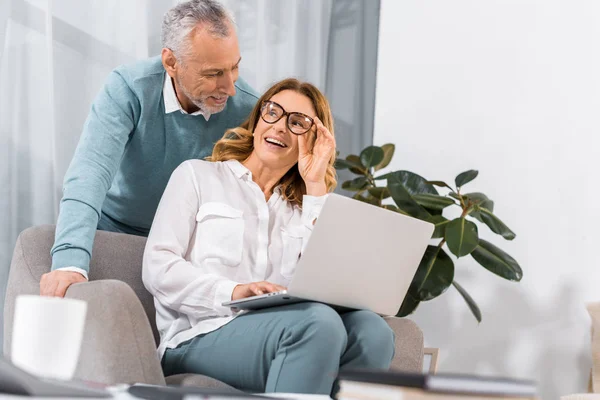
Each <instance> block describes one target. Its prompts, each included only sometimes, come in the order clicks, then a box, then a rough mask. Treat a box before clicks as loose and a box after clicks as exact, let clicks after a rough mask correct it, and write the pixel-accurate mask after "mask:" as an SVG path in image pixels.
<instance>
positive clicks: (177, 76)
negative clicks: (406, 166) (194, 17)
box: [169, 27, 241, 114]
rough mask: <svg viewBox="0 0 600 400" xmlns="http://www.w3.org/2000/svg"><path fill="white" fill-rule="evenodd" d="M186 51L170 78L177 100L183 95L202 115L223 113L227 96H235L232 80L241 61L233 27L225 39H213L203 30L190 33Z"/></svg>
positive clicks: (236, 75)
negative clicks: (172, 80)
mask: <svg viewBox="0 0 600 400" xmlns="http://www.w3.org/2000/svg"><path fill="white" fill-rule="evenodd" d="M188 40H189V46H190V47H189V48H188V51H187V52H186V53H185V54H181V55H179V59H178V61H177V63H176V66H175V68H174V69H173V71H172V72H174V74H173V75H174V76H173V75H171V73H169V75H171V77H172V78H173V79H174V80H175V83H176V90H177V92H178V93H177V97H178V98H179V99H180V102H182V106H184V107H185V105H184V104H183V103H184V101H182V100H184V99H182V98H181V97H182V96H181V95H184V96H185V98H186V99H187V101H189V103H192V104H193V105H195V106H196V107H198V108H200V109H201V110H203V111H204V112H208V113H210V114H216V113H218V112H221V111H223V109H225V106H226V104H227V99H228V98H229V96H233V95H235V86H234V84H235V81H236V80H237V79H238V69H239V63H240V60H241V56H240V49H239V46H238V40H237V35H236V33H235V30H234V28H233V27H231V34H230V35H229V36H228V37H225V38H220V37H215V36H214V35H212V34H211V33H209V32H208V31H206V30H205V29H196V30H194V31H192V33H191V34H190V37H189V38H188Z"/></svg>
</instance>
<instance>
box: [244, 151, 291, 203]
mask: <svg viewBox="0 0 600 400" xmlns="http://www.w3.org/2000/svg"><path fill="white" fill-rule="evenodd" d="M242 164H243V165H244V166H245V167H246V168H248V169H249V170H250V172H251V173H252V180H253V181H254V183H256V184H257V185H258V187H260V190H261V191H262V192H263V193H264V195H265V199H266V200H269V198H270V197H271V194H273V189H274V188H275V186H276V185H277V184H278V183H279V181H280V180H281V178H283V176H284V175H285V174H286V172H287V171H288V169H287V168H275V169H273V168H269V167H267V166H265V165H264V164H263V163H262V162H260V161H259V160H258V159H256V157H255V156H254V154H252V155H250V157H248V158H247V159H246V160H244V161H243V162H242Z"/></svg>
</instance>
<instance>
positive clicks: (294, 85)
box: [207, 78, 337, 206]
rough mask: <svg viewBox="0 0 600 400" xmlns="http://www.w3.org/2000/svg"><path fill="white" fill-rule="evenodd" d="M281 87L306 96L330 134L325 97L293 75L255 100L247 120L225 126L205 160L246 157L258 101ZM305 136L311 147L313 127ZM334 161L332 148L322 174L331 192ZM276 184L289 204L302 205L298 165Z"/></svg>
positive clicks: (330, 120) (251, 144)
mask: <svg viewBox="0 0 600 400" xmlns="http://www.w3.org/2000/svg"><path fill="white" fill-rule="evenodd" d="M284 90H292V91H294V92H296V93H300V94H302V95H304V96H306V97H308V98H309V99H310V101H311V102H312V105H313V107H314V109H315V111H316V113H317V117H319V119H320V120H321V122H323V125H325V127H326V128H327V129H329V131H330V132H331V134H332V135H333V134H334V132H333V116H332V115H331V108H330V107H329V102H328V101H327V98H326V97H325V96H324V95H323V94H322V93H321V91H320V90H319V89H317V88H316V87H315V86H314V85H312V84H310V83H308V82H301V81H299V80H297V79H294V78H289V79H284V80H282V81H280V82H278V83H276V84H275V85H273V86H271V88H269V89H268V90H267V91H266V92H265V94H263V95H262V96H261V97H260V99H258V101H257V102H256V105H255V106H254V109H253V110H252V112H251V113H250V115H249V116H248V119H247V120H246V121H244V123H243V124H242V125H241V126H239V127H237V128H233V129H229V130H227V131H226V132H225V135H223V138H221V139H220V140H219V141H218V142H217V143H216V144H215V147H214V149H213V153H212V156H210V157H207V160H209V161H227V160H238V161H240V162H243V161H244V160H246V159H247V158H248V157H249V156H250V153H252V150H253V149H254V137H253V136H252V134H253V132H254V129H256V124H257V123H258V120H259V118H260V109H261V105H262V103H263V102H264V101H266V100H270V99H271V97H273V96H275V95H276V94H277V93H279V92H282V91H284ZM305 135H309V136H308V137H307V139H308V141H307V143H308V148H309V149H312V147H313V145H314V143H315V140H316V138H317V136H316V127H313V128H311V130H310V131H308V132H307V133H305ZM334 162H335V149H334V150H333V151H332V152H331V158H330V159H329V165H328V167H327V172H326V173H325V185H326V187H327V191H328V192H331V191H333V189H335V186H336V185H337V179H336V174H335V168H334V167H333V164H334ZM279 185H281V195H282V197H283V198H284V199H285V200H287V201H289V202H291V203H292V204H295V205H298V206H302V196H303V195H304V194H306V186H305V184H304V180H303V179H302V177H301V176H300V172H299V171H298V164H295V165H294V166H293V167H292V168H290V170H289V171H288V172H287V173H286V174H285V175H284V176H283V177H282V178H281V180H280V181H279Z"/></svg>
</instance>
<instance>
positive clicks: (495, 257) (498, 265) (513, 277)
mask: <svg viewBox="0 0 600 400" xmlns="http://www.w3.org/2000/svg"><path fill="white" fill-rule="evenodd" d="M471 256H472V257H473V258H474V259H475V261H477V262H478V263H479V264H481V265H482V266H483V267H484V268H485V269H487V270H488V271H490V272H493V273H494V274H496V275H498V276H501V277H502V278H504V279H508V280H510V281H517V282H518V281H520V280H521V278H523V270H522V269H521V267H520V266H519V264H518V263H517V261H516V260H515V259H514V258H512V257H511V256H509V255H508V254H506V253H505V252H504V251H503V250H501V249H500V248H498V247H496V246H494V245H493V244H491V243H490V242H488V241H485V240H483V239H479V246H477V247H476V248H475V250H473V252H472V253H471Z"/></svg>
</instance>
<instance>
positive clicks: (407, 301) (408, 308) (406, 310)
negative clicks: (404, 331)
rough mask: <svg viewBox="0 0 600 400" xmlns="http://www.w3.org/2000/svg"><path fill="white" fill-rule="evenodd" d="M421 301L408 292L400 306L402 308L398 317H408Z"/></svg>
mask: <svg viewBox="0 0 600 400" xmlns="http://www.w3.org/2000/svg"><path fill="white" fill-rule="evenodd" d="M419 303H420V301H419V300H416V299H415V298H414V297H412V296H411V295H410V293H406V296H405V297H404V301H403V302H402V305H401V306H400V310H398V313H397V314H396V317H406V316H408V315H410V314H412V313H413V312H415V310H416V309H417V306H418V305H419Z"/></svg>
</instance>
